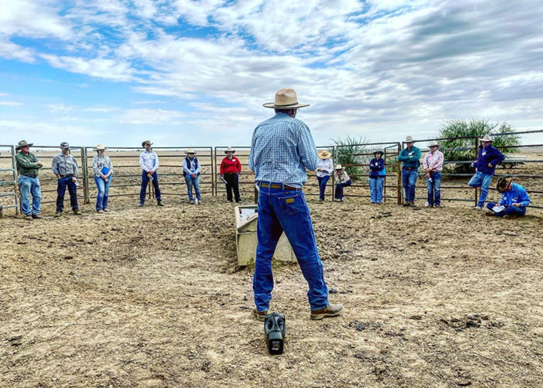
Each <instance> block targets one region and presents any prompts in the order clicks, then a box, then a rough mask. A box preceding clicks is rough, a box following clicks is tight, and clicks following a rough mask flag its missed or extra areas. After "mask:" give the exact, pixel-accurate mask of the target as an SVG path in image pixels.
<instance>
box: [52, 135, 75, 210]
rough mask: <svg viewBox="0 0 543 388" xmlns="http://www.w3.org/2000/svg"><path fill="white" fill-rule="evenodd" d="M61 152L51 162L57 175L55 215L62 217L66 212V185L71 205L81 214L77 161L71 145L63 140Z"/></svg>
mask: <svg viewBox="0 0 543 388" xmlns="http://www.w3.org/2000/svg"><path fill="white" fill-rule="evenodd" d="M60 150H61V151H62V152H61V153H60V154H58V155H55V157H54V158H53V161H52V163H51V165H52V166H51V167H52V170H53V174H55V175H56V177H57V179H58V180H57V210H56V212H55V217H61V216H62V213H63V212H64V195H65V194H66V187H68V193H70V206H71V207H72V210H73V212H74V214H75V215H77V216H79V215H81V212H80V211H79V205H78V204H77V186H78V185H79V183H78V182H77V172H78V167H77V161H76V160H75V158H74V157H73V156H72V155H71V154H70V145H69V144H68V143H67V142H65V141H63V142H62V143H60Z"/></svg>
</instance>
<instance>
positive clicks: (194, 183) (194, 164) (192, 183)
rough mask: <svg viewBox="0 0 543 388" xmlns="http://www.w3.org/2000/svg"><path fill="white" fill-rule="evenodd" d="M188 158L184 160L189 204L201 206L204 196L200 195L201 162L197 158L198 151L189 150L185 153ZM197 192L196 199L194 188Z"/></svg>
mask: <svg viewBox="0 0 543 388" xmlns="http://www.w3.org/2000/svg"><path fill="white" fill-rule="evenodd" d="M185 154H187V157H186V158H185V159H184V160H183V175H184V176H185V182H186V184H187V194H188V196H189V202H190V203H191V204H197V205H198V204H199V203H201V202H202V194H201V193H200V179H199V177H200V167H201V166H200V162H199V161H198V158H197V157H196V156H195V155H196V151H194V150H193V149H192V148H189V149H188V150H187V151H185ZM193 187H194V191H195V192H196V198H194V197H193V195H192V188H193Z"/></svg>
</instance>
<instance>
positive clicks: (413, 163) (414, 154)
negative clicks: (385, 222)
mask: <svg viewBox="0 0 543 388" xmlns="http://www.w3.org/2000/svg"><path fill="white" fill-rule="evenodd" d="M405 145H406V147H405V148H404V149H403V150H402V151H401V152H400V155H398V161H400V162H403V166H402V186H403V188H404V191H405V201H404V204H403V205H404V206H415V188H416V185H417V178H418V176H419V166H420V157H421V155H422V154H421V152H420V149H419V148H418V147H415V146H414V145H413V137H412V136H407V137H406V138H405Z"/></svg>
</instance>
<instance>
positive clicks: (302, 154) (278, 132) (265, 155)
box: [249, 89, 343, 321]
mask: <svg viewBox="0 0 543 388" xmlns="http://www.w3.org/2000/svg"><path fill="white" fill-rule="evenodd" d="M306 106H309V105H308V104H299V103H298V98H297V96H296V92H295V91H294V90H293V89H281V90H279V91H278V92H277V93H276V95H275V103H273V102H271V103H267V104H264V107H266V108H274V109H275V116H274V117H272V118H271V119H269V120H266V121H264V122H263V123H261V124H260V125H258V127H256V129H255V131H254V133H253V139H252V142H251V153H250V155H249V168H250V169H251V170H253V171H254V172H255V174H256V176H255V182H256V184H257V186H258V187H259V192H260V195H259V198H258V225H257V237H258V245H257V250H256V262H255V273H254V278H253V291H254V298H255V305H256V308H255V309H254V310H253V315H254V316H255V317H256V318H257V319H258V320H260V321H264V318H265V316H266V314H267V313H268V310H269V304H270V300H271V293H272V290H273V274H272V258H273V254H274V252H275V247H276V246H277V242H278V241H279V238H280V237H281V235H282V234H283V232H285V234H286V236H287V238H288V240H289V242H290V245H291V246H292V249H293V250H294V253H295V255H296V258H297V259H298V263H299V264H300V269H301V270H302V273H303V275H304V278H305V279H306V281H307V283H308V285H309V291H308V293H307V296H308V299H309V304H310V305H311V319H322V318H325V317H335V316H337V315H339V314H340V313H341V310H342V309H343V306H342V305H340V304H330V303H329V301H328V288H327V286H326V283H325V281H324V274H323V267H322V262H321V259H320V257H319V253H318V250H317V244H316V241H315V234H314V232H313V225H312V222H311V217H310V216H309V208H308V207H307V204H306V202H305V196H304V193H303V191H302V187H303V185H304V184H305V182H306V181H307V173H306V169H307V170H311V171H314V170H316V168H317V162H318V157H317V148H316V147H315V142H314V141H313V137H312V136H311V132H310V130H309V128H308V127H307V125H305V123H304V122H303V121H301V120H298V119H296V112H297V110H298V109H299V108H304V107H306Z"/></svg>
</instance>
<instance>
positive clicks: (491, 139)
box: [479, 133, 494, 143]
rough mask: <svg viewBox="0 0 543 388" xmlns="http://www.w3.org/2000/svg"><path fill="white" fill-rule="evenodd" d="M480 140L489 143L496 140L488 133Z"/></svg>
mask: <svg viewBox="0 0 543 388" xmlns="http://www.w3.org/2000/svg"><path fill="white" fill-rule="evenodd" d="M479 141H480V142H483V141H485V142H489V143H492V142H493V141H494V139H493V138H492V136H490V135H489V134H488V133H487V134H486V135H485V137H483V138H482V139H481V140H479Z"/></svg>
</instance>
